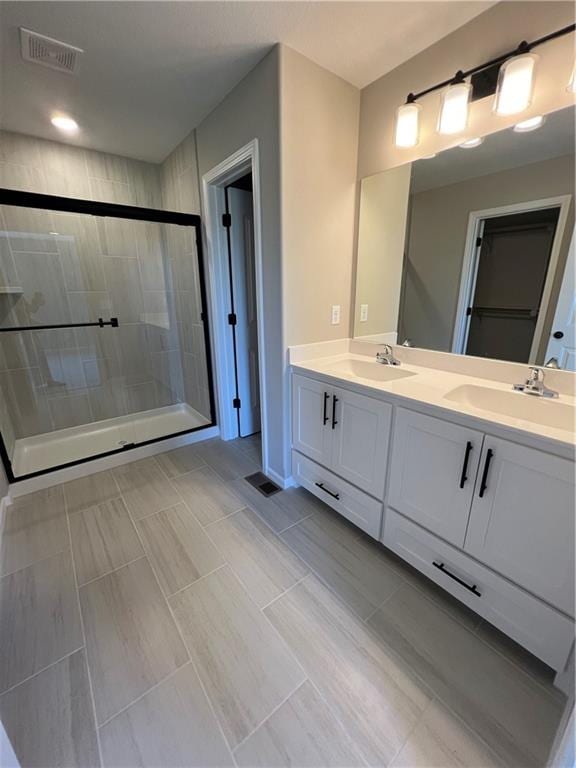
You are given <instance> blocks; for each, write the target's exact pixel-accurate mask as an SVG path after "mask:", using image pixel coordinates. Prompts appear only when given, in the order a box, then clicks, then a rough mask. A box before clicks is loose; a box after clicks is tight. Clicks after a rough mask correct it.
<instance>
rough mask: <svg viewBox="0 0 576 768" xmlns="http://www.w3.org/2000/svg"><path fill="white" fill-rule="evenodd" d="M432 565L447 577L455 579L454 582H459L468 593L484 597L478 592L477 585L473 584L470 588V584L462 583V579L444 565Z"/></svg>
mask: <svg viewBox="0 0 576 768" xmlns="http://www.w3.org/2000/svg"><path fill="white" fill-rule="evenodd" d="M432 565H433V566H434V568H438V570H439V571H442V573H445V574H446V576H448V577H449V578H451V579H454V581H457V582H458V584H460V585H461V586H462V587H464V589H467V590H468V592H472V594H473V595H476V596H477V597H482V593H481V592H478V588H477V587H476V584H472V586H470V584H466V582H465V581H462V579H461V578H459V577H458V576H455V575H454V574H453V573H450V571H449V570H448V569H447V568H446V566H445V565H444V563H432Z"/></svg>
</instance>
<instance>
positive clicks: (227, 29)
mask: <svg viewBox="0 0 576 768" xmlns="http://www.w3.org/2000/svg"><path fill="white" fill-rule="evenodd" d="M491 5H493V2H461V1H458V2H454V1H452V2H407V1H405V2H330V1H329V0H323V1H321V2H298V1H297V0H293V1H292V2H282V1H280V2H219V1H217V0H215V1H213V2H47V1H44V2H0V35H1V37H0V50H1V51H2V53H1V60H0V63H1V67H2V70H1V80H0V89H1V90H0V104H1V105H2V106H1V109H2V114H1V115H0V120H1V125H2V127H3V128H5V129H7V130H13V131H17V132H20V133H28V134H31V135H35V136H40V137H43V138H48V139H56V140H60V141H62V140H63V137H62V134H60V133H58V132H57V130H56V129H55V128H53V127H52V126H51V125H50V122H49V117H50V114H51V113H52V112H53V111H54V110H60V111H62V112H65V113H69V114H70V115H71V116H72V117H74V118H75V119H76V120H77V122H78V123H79V124H80V127H81V131H80V133H79V134H78V135H77V136H76V137H75V138H74V139H69V141H71V142H73V143H78V144H81V145H82V146H87V147H91V148H93V149H99V150H102V151H106V152H112V153H116V154H120V155H126V156H128V157H136V158H140V159H142V160H148V161H151V162H160V161H162V160H163V159H164V158H165V157H166V155H167V154H168V153H169V152H170V151H171V150H172V149H173V148H174V146H176V145H177V144H178V143H179V142H180V141H181V140H182V139H183V138H184V136H186V134H187V133H188V132H189V131H190V130H191V129H192V128H194V127H195V126H197V125H198V124H199V123H200V122H201V121H202V120H203V119H204V118H205V117H206V116H207V115H208V114H209V113H210V112H211V110H212V109H214V107H216V106H217V104H218V103H219V102H220V101H221V100H222V99H223V98H224V97H225V96H226V94H227V93H228V92H229V91H230V90H232V88H234V86H235V85H236V84H237V83H238V82H240V80H241V79H242V78H243V77H244V76H245V75H246V74H247V73H248V72H249V71H250V70H251V69H252V68H253V67H254V66H255V65H256V64H257V63H258V62H259V61H260V60H261V59H262V58H263V57H264V56H265V55H266V53H268V51H270V50H271V48H272V46H273V45H274V44H275V43H277V42H282V43H285V44H286V45H288V46H290V47H291V48H294V49H295V50H297V51H299V52H300V53H302V54H303V55H304V56H307V57H308V58H310V59H312V60H313V61H315V62H317V63H318V64H320V65H321V66H323V67H325V68H326V69H328V70H330V71H332V72H334V73H336V74H338V75H340V76H341V77H343V78H344V79H345V80H347V81H349V82H350V83H353V84H354V85H356V86H358V87H359V88H362V87H364V86H365V85H367V84H368V83H370V82H372V81H373V80H375V79H377V78H378V77H380V76H381V75H383V74H385V73H386V72H388V71H390V70H391V69H394V68H395V67H397V66H398V65H399V64H401V63H402V62H404V61H406V60H408V59H409V58H411V57H412V56H414V55H415V54H416V53H418V52H419V51H421V50H423V49H424V48H427V47H428V46H430V45H432V44H433V43H434V42H436V41H437V40H439V39H440V38H442V37H444V36H445V35H447V34H449V33H450V32H452V31H453V30H455V29H457V28H458V27H460V26H462V25H463V24H465V23H466V22H468V21H469V20H470V19H472V18H474V17H475V16H477V15H478V14H479V13H481V12H482V11H484V10H486V9H487V8H489V7H490V6H491ZM20 26H24V27H28V28H30V29H32V30H34V31H36V32H39V33H41V34H44V35H48V36H49V37H53V38H56V39H58V40H61V41H63V42H66V43H70V44H72V45H75V46H79V47H80V48H83V49H84V51H85V53H84V55H83V56H82V61H81V68H80V71H79V73H78V74H77V75H70V74H65V73H58V72H55V71H52V70H50V69H46V68H44V67H41V66H39V65H37V64H33V63H30V62H26V61H24V60H23V59H22V58H21V56H20V41H19V33H18V28H19V27H20Z"/></svg>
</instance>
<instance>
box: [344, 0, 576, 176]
mask: <svg viewBox="0 0 576 768" xmlns="http://www.w3.org/2000/svg"><path fill="white" fill-rule="evenodd" d="M574 18H575V6H574V4H573V3H570V2H510V1H508V2H501V3H498V4H497V5H495V6H494V7H493V8H490V9H489V10H488V11H486V12H485V13H483V14H481V15H480V16H478V17H476V18H475V19H474V20H473V21H471V22H469V23H468V24H466V25H465V26H463V27H461V28H460V29H458V30H456V32H453V33H452V34H450V35H448V36H447V37H445V38H444V39H442V40H440V41H439V42H438V43H436V44H435V45H433V46H431V47H430V48H427V49H426V50H425V51H423V52H422V53H420V54H418V55H417V56H414V57H413V58H412V59H410V60H409V61H407V62H406V63H405V64H402V65H401V66H399V67H397V69H395V70H393V71H392V72H390V73H388V74H387V75H384V76H383V77H381V78H380V79H378V80H376V81H374V82H373V83H371V84H370V85H369V86H368V87H367V88H364V90H363V91H362V103H361V111H360V146H359V156H358V176H359V178H363V177H364V176H369V175H370V174H373V173H378V172H379V171H382V170H385V169H387V168H392V167H393V166H396V165H400V164H401V163H405V162H408V161H411V160H416V159H417V158H419V157H422V156H425V155H429V154H432V153H433V152H438V151H440V150H442V149H447V148H448V147H450V146H453V145H454V144H456V143H459V142H460V141H461V138H458V139H456V140H455V139H454V138H453V137H452V138H451V137H449V136H448V137H446V136H445V137H440V136H439V135H438V134H437V133H436V131H435V128H436V120H437V116H438V106H439V100H440V95H439V92H436V93H433V94H429V95H428V96H425V97H424V98H423V99H422V102H421V103H422V111H421V117H422V131H421V141H420V144H419V145H418V146H417V147H414V148H413V149H399V148H396V147H395V146H394V138H393V137H394V113H395V110H396V107H397V106H398V105H399V104H402V103H403V102H404V101H405V100H406V96H407V95H408V93H409V92H410V91H418V90H422V89H424V88H426V87H428V86H430V85H433V84H434V83H436V82H440V81H442V80H445V79H446V78H447V77H450V76H451V75H452V74H453V73H454V72H455V71H456V70H457V69H468V68H470V67H473V66H475V65H477V64H479V63H481V62H483V61H486V60H488V59H491V58H493V57H494V56H498V55H500V54H502V53H503V52H506V51H508V50H512V49H514V48H515V47H516V46H517V45H518V43H519V42H520V41H521V40H533V39H535V38H538V37H542V36H543V35H545V34H547V33H549V32H553V31H555V30H556V29H560V28H561V27H564V26H567V25H568V24H571V23H573V22H574ZM536 52H537V53H539V54H541V58H540V61H539V63H538V69H537V74H536V79H535V91H534V100H533V103H532V105H531V107H530V109H529V110H527V111H526V113H523V115H522V117H523V118H524V117H530V116H531V115H536V114H546V113H548V112H551V111H553V110H556V109H560V108H561V107H564V106H568V105H569V104H571V103H573V96H572V95H571V94H569V93H567V91H566V84H567V83H568V79H569V77H570V74H571V71H572V67H573V65H574V36H573V35H567V36H566V37H563V38H560V39H558V40H555V41H553V42H551V43H548V44H546V45H544V46H542V47H541V48H539V49H537V51H536ZM491 109H492V98H487V99H482V100H480V101H477V102H475V103H473V104H472V105H471V109H470V126H469V135H470V136H482V135H486V134H488V133H493V132H495V131H499V130H502V128H506V127H507V126H509V125H513V124H514V123H515V122H517V121H518V118H517V117H510V118H503V117H497V116H495V115H493V114H492V112H491Z"/></svg>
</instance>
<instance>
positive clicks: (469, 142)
mask: <svg viewBox="0 0 576 768" xmlns="http://www.w3.org/2000/svg"><path fill="white" fill-rule="evenodd" d="M483 141H484V138H483V137H482V136H475V137H474V138H473V139H466V141H463V142H462V144H460V146H461V147H462V149H474V147H479V146H480V144H482V143H483Z"/></svg>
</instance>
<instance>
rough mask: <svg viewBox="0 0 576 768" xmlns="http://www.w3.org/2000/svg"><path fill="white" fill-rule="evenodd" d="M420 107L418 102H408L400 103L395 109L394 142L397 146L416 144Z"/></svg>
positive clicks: (412, 145) (413, 145)
mask: <svg viewBox="0 0 576 768" xmlns="http://www.w3.org/2000/svg"><path fill="white" fill-rule="evenodd" d="M420 109H421V107H420V104H416V103H415V102H410V103H409V104H402V106H401V107H398V109H397V110H396V134H395V143H396V146H397V147H415V146H416V144H418V136H419V132H420Z"/></svg>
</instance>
